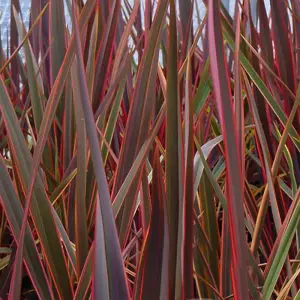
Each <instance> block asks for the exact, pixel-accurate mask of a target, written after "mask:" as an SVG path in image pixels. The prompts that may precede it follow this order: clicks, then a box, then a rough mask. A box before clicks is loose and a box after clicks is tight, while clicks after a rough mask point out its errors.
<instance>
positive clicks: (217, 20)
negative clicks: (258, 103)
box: [208, 0, 249, 299]
mask: <svg viewBox="0 0 300 300" xmlns="http://www.w3.org/2000/svg"><path fill="white" fill-rule="evenodd" d="M219 9H220V8H219V1H212V0H210V1H209V7H208V40H209V53H210V60H211V62H210V66H211V75H212V81H213V87H214V93H215V98H216V104H217V109H218V113H219V116H220V123H221V128H222V133H223V140H224V146H225V157H226V173H227V176H226V182H227V183H226V187H227V188H228V198H227V200H228V213H229V228H230V237H231V248H232V268H233V276H232V284H233V290H234V292H235V297H237V298H243V299H249V294H248V278H247V272H245V271H244V270H246V268H247V263H246V262H247V258H246V253H247V251H246V249H247V245H246V239H245V227H244V213H243V211H244V209H243V190H242V186H243V184H242V182H241V170H242V169H241V166H240V164H239V163H238V162H240V159H239V157H240V156H241V153H240V151H239V149H238V146H237V139H236V135H237V129H236V127H235V123H234V114H233V108H232V102H231V93H230V89H229V77H228V71H227V65H226V61H225V51H224V46H223V36H222V28H221V17H220V12H219Z"/></svg>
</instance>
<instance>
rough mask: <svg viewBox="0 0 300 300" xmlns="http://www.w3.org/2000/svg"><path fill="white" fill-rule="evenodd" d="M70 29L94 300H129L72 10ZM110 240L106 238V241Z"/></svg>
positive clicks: (77, 30) (74, 16) (77, 29)
mask: <svg viewBox="0 0 300 300" xmlns="http://www.w3.org/2000/svg"><path fill="white" fill-rule="evenodd" d="M73 18H74V20H73V21H74V22H73V26H74V30H75V37H76V57H77V76H78V81H79V83H80V85H79V93H80V98H81V105H82V109H83V114H84V117H85V118H84V120H85V125H86V131H87V137H88V141H89V145H90V151H91V158H92V162H93V165H94V172H95V177H96V182H97V188H98V195H97V198H98V200H97V204H96V227H95V231H96V232H95V255H94V274H93V296H94V297H95V298H96V299H100V298H101V299H102V298H103V299H116V300H117V299H120V298H122V299H128V298H129V296H128V288H127V282H126V276H125V271H124V266H123V261H122V256H121V249H120V244H119V240H118V235H117V230H116V225H115V221H114V217H113V212H112V207H111V200H110V195H109V190H108V185H107V181H106V175H105V171H104V166H103V161H102V156H101V152H100V146H99V142H98V134H97V130H96V124H95V121H94V117H93V112H92V107H91V101H90V98H89V92H88V86H87V82H86V74H85V68H84V63H83V57H82V44H81V40H80V33H79V26H78V24H77V22H76V14H75V7H73ZM108 237H109V238H108Z"/></svg>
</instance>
